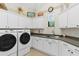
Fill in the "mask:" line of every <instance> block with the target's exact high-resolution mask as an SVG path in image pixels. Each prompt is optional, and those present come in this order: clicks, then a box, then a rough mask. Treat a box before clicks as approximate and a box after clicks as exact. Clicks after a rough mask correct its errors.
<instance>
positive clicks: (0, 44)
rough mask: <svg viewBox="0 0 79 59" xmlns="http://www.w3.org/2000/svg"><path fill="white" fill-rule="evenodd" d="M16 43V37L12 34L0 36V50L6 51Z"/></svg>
mask: <svg viewBox="0 0 79 59" xmlns="http://www.w3.org/2000/svg"><path fill="white" fill-rule="evenodd" d="M15 44H16V37H15V36H14V35H12V34H5V35H2V36H0V51H8V50H10V49H12V48H13V47H14V45H15Z"/></svg>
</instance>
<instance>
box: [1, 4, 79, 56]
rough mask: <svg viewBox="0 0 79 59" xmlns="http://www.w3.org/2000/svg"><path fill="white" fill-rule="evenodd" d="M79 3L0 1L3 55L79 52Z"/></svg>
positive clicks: (64, 54) (75, 53)
mask: <svg viewBox="0 0 79 59" xmlns="http://www.w3.org/2000/svg"><path fill="white" fill-rule="evenodd" d="M78 9H79V3H0V56H79V21H78V20H79V10H78Z"/></svg>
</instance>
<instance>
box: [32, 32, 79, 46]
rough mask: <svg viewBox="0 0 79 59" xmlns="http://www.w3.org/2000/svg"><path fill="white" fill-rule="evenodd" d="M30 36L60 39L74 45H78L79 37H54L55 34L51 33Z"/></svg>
mask: <svg viewBox="0 0 79 59" xmlns="http://www.w3.org/2000/svg"><path fill="white" fill-rule="evenodd" d="M32 36H37V37H42V38H49V39H56V40H62V41H64V42H67V43H69V44H72V45H74V46H77V47H79V38H75V37H68V36H67V37H62V36H59V37H58V38H56V35H53V34H52V35H51V34H35V33H34V34H32Z"/></svg>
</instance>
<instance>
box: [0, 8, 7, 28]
mask: <svg viewBox="0 0 79 59" xmlns="http://www.w3.org/2000/svg"><path fill="white" fill-rule="evenodd" d="M0 28H7V11H5V10H1V9H0Z"/></svg>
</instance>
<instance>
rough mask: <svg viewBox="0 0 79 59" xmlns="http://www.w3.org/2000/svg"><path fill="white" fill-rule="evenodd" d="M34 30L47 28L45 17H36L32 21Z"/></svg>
mask: <svg viewBox="0 0 79 59" xmlns="http://www.w3.org/2000/svg"><path fill="white" fill-rule="evenodd" d="M32 20H33V21H32V28H46V27H47V24H46V20H45V19H44V17H43V16H40V17H35V18H33V19H32Z"/></svg>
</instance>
